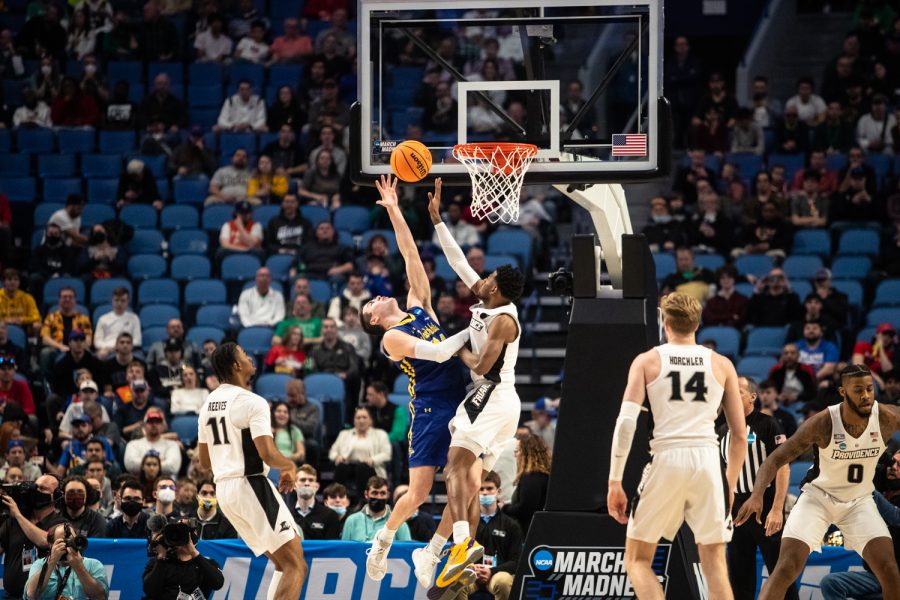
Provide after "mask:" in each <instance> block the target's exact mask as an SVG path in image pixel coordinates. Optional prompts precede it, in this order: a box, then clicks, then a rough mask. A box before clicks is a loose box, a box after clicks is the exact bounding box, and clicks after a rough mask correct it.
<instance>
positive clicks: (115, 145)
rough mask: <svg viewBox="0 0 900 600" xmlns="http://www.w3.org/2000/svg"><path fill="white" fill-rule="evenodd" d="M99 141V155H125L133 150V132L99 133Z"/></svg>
mask: <svg viewBox="0 0 900 600" xmlns="http://www.w3.org/2000/svg"><path fill="white" fill-rule="evenodd" d="M99 141H100V143H99V148H100V152H101V154H125V153H127V152H130V151H132V150H134V148H135V137H134V132H133V131H101V132H100V135H99Z"/></svg>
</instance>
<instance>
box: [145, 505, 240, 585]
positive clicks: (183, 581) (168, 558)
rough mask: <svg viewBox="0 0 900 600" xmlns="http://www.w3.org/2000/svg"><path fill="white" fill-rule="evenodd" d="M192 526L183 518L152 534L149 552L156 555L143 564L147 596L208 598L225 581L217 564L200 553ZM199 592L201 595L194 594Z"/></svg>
mask: <svg viewBox="0 0 900 600" xmlns="http://www.w3.org/2000/svg"><path fill="white" fill-rule="evenodd" d="M151 529H153V527H151ZM192 529H193V528H192V527H191V525H189V524H188V522H187V519H183V520H182V521H179V522H176V523H168V524H167V525H166V526H165V527H163V528H162V530H161V531H156V532H154V533H152V534H151V538H150V542H149V544H148V552H150V551H155V552H156V555H155V556H153V558H151V559H150V561H149V562H147V566H146V567H144V594H145V596H146V598H147V600H169V599H172V600H177V598H180V597H184V595H188V596H193V597H199V598H208V597H209V595H210V593H211V592H212V591H213V590H218V589H221V587H222V586H223V585H224V583H225V576H224V575H223V574H222V571H221V569H220V568H219V564H218V563H217V562H216V561H214V560H213V559H211V558H206V557H205V556H200V553H199V552H198V551H197V548H195V547H194V542H193V540H192V536H193V535H195V531H192ZM198 592H199V593H201V594H202V595H201V596H197V593H198Z"/></svg>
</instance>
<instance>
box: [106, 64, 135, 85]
mask: <svg viewBox="0 0 900 600" xmlns="http://www.w3.org/2000/svg"><path fill="white" fill-rule="evenodd" d="M106 78H107V80H108V81H109V82H110V83H111V84H113V85H114V84H115V83H116V82H117V81H127V82H128V83H140V82H142V81H143V80H144V65H143V64H141V63H140V62H138V61H111V62H110V63H109V64H107V65H106Z"/></svg>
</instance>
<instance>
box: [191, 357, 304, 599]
mask: <svg viewBox="0 0 900 600" xmlns="http://www.w3.org/2000/svg"><path fill="white" fill-rule="evenodd" d="M212 364H213V369H214V370H215V372H216V377H218V378H219V381H221V382H222V384H221V385H220V386H219V387H217V388H216V389H215V390H213V391H212V393H210V395H209V397H208V398H207V399H206V402H205V403H204V404H203V407H202V408H201V409H200V418H199V432H198V438H197V440H198V445H197V447H198V449H199V450H200V464H201V465H203V466H204V467H205V468H207V469H212V473H213V478H214V479H215V482H216V496H217V498H218V501H219V508H221V509H222V512H223V513H224V514H225V516H226V517H228V520H229V521H231V523H232V525H234V528H235V530H236V531H237V533H238V535H240V537H241V539H242V540H244V543H245V544H247V547H249V548H250V550H252V551H253V553H254V554H255V555H256V556H259V555H260V554H265V555H266V556H267V557H268V558H269V560H271V561H272V563H273V564H274V565H275V572H274V573H273V574H272V581H271V583H270V584H269V589H268V593H267V594H266V600H296V599H297V597H298V596H299V595H300V591H301V590H302V589H303V582H304V580H305V579H306V572H307V568H306V561H305V560H304V558H303V547H302V545H301V544H300V536H299V535H298V534H297V530H296V525H295V524H294V518H293V517H292V516H291V513H290V511H289V510H288V508H287V506H285V504H284V500H282V499H281V495H280V494H278V491H281V492H284V493H288V492H291V491H293V490H294V482H295V480H296V478H297V469H296V467H295V466H294V463H293V462H292V461H291V460H290V459H288V458H286V457H285V456H284V455H283V454H282V453H281V451H280V450H278V448H276V447H275V441H274V438H273V436H272V421H271V419H272V417H271V413H270V410H269V403H268V402H266V400H265V398H263V397H262V396H258V395H256V394H254V393H253V392H251V391H250V389H251V388H250V379H251V378H252V377H253V375H254V374H255V373H256V368H255V367H254V366H253V361H252V360H251V359H250V357H249V356H247V354H246V353H245V352H244V349H243V348H241V347H240V346H238V345H237V344H235V343H232V342H228V343H225V344H222V345H221V346H219V347H218V348H216V350H215V352H213V355H212ZM269 467H273V468H276V469H279V481H278V489H277V490H276V489H275V485H274V484H273V483H272V482H271V481H270V480H269V478H268V477H267V476H266V473H267V472H268V470H269Z"/></svg>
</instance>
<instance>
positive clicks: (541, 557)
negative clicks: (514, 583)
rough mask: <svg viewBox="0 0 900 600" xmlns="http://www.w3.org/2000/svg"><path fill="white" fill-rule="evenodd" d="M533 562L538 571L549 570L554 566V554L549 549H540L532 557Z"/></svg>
mask: <svg viewBox="0 0 900 600" xmlns="http://www.w3.org/2000/svg"><path fill="white" fill-rule="evenodd" d="M531 564H532V565H534V568H535V569H537V570H538V571H549V570H550V569H552V568H553V555H552V554H550V552H548V551H547V550H539V551H538V552H536V553H535V554H534V556H533V557H532V559H531Z"/></svg>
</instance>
